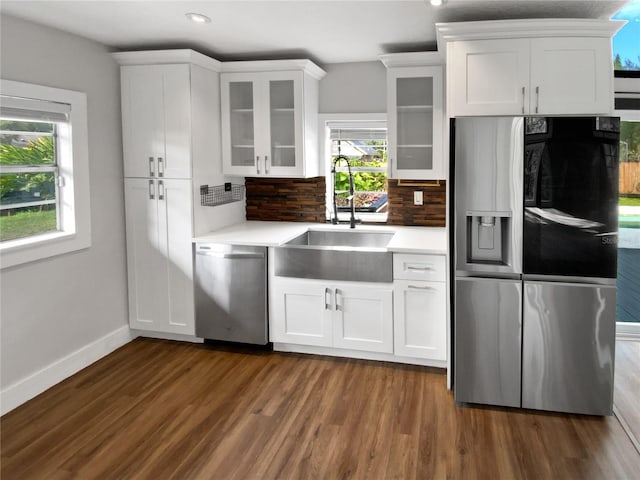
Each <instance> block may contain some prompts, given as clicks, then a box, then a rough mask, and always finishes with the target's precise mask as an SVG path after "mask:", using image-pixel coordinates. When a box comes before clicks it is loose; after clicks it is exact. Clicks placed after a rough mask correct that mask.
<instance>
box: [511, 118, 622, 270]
mask: <svg viewBox="0 0 640 480" xmlns="http://www.w3.org/2000/svg"><path fill="white" fill-rule="evenodd" d="M618 131H619V119H617V118H609V117H599V118H596V117H593V118H571V117H566V118H564V117H548V118H544V117H540V118H527V119H526V126H525V158H524V239H523V247H524V248H523V250H524V253H523V257H524V258H523V260H524V262H523V270H524V273H528V274H540V275H564V276H578V277H600V278H615V277H616V258H617V238H618V237H617V232H618V218H617V203H618V142H619V133H618Z"/></svg>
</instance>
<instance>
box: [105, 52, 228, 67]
mask: <svg viewBox="0 0 640 480" xmlns="http://www.w3.org/2000/svg"><path fill="white" fill-rule="evenodd" d="M111 55H112V57H113V58H114V59H115V61H116V62H118V64H119V65H163V64H180V63H190V64H193V65H199V66H201V67H203V68H206V69H208V70H213V71H215V72H220V71H221V70H222V62H220V61H218V60H216V59H214V58H211V57H207V56H206V55H203V54H202V53H199V52H196V51H195V50H190V49H188V48H182V49H172V50H139V51H133V52H115V53H112V54H111Z"/></svg>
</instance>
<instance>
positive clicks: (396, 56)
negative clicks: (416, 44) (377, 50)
mask: <svg viewBox="0 0 640 480" xmlns="http://www.w3.org/2000/svg"><path fill="white" fill-rule="evenodd" d="M378 58H379V59H380V61H381V62H382V63H383V64H384V66H385V67H387V68H394V67H423V66H431V65H436V66H437V65H444V58H443V56H442V54H441V53H440V52H407V53H387V54H385V55H380V56H378Z"/></svg>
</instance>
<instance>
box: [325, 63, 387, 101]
mask: <svg viewBox="0 0 640 480" xmlns="http://www.w3.org/2000/svg"><path fill="white" fill-rule="evenodd" d="M325 71H326V72H327V75H326V76H325V77H324V78H323V79H322V80H320V113H384V112H386V111H387V69H386V68H385V66H384V65H383V64H382V62H359V63H333V64H329V65H326V68H325Z"/></svg>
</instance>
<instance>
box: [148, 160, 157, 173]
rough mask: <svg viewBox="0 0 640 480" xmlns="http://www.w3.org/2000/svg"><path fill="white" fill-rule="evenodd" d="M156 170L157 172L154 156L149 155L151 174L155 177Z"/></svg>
mask: <svg viewBox="0 0 640 480" xmlns="http://www.w3.org/2000/svg"><path fill="white" fill-rule="evenodd" d="M155 174H156V172H155V167H154V163H153V157H149V176H150V177H153V176H155Z"/></svg>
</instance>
